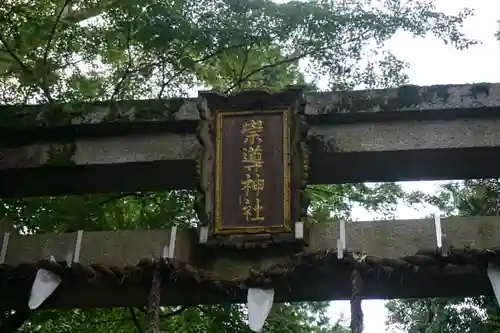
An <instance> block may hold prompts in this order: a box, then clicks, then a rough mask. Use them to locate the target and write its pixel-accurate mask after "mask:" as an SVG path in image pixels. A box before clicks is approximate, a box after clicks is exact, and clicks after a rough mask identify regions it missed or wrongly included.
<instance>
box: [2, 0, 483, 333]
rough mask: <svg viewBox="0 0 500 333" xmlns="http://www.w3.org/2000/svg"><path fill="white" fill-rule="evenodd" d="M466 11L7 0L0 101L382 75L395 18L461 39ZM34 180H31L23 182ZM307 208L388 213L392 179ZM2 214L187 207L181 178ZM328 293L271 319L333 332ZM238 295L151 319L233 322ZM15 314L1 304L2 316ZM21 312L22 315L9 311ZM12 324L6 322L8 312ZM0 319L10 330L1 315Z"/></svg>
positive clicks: (50, 223)
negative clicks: (148, 188)
mask: <svg viewBox="0 0 500 333" xmlns="http://www.w3.org/2000/svg"><path fill="white" fill-rule="evenodd" d="M470 14H471V12H470V11H469V10H463V11H461V12H460V13H458V14H457V15H454V16H452V15H445V14H442V13H439V12H437V11H436V10H435V8H434V6H433V5H432V2H431V1H406V2H401V1H399V0H386V1H383V2H373V1H370V0H357V1H354V0H352V1H345V0H344V1H336V0H321V1H320V0H307V1H292V2H285V3H274V2H271V1H268V0H252V1H236V0H196V1H195V0H148V1H142V2H137V1H131V0H99V1H98V0H73V1H70V0H64V1H60V0H59V1H58V0H39V1H26V0H5V1H2V2H1V6H0V24H1V26H2V30H1V31H0V103H2V104H13V103H19V104H25V103H57V102H72V101H94V100H109V99H113V100H119V99H143V98H166V97H169V96H173V95H176V96H180V95H185V94H188V93H190V92H193V90H196V89H197V87H200V86H204V87H210V88H214V89H217V90H221V91H227V92H230V91H235V90H237V89H241V88H246V87H266V88H269V89H280V88H282V87H284V86H286V85H288V84H301V83H307V84H308V85H309V86H311V87H314V86H316V84H317V83H318V80H320V79H323V80H326V81H327V82H328V83H327V86H328V88H330V89H348V88H352V87H355V86H360V85H364V86H367V87H391V86H395V85H399V84H402V83H404V82H406V80H407V76H406V75H405V73H404V69H405V68H406V66H407V64H406V63H405V62H404V61H401V60H399V59H397V58H396V57H394V55H392V54H391V53H389V52H387V50H386V49H385V48H384V43H385V42H386V41H388V40H389V39H390V38H391V37H392V36H393V35H394V34H395V33H396V32H397V31H399V30H406V31H409V32H411V33H413V34H414V35H415V36H425V35H426V34H428V33H431V34H434V35H436V36H437V37H439V38H440V39H441V40H443V42H445V43H448V44H451V45H453V46H455V47H457V48H459V49H462V48H466V47H469V46H471V45H473V44H474V43H475V41H473V40H470V39H468V38H466V37H465V36H463V35H462V34H461V32H460V27H461V24H462V22H463V21H464V20H465V19H466V18H467V17H468V16H469V15H470ZM34 186H36V185H34ZM310 191H311V194H312V195H313V199H314V201H313V205H312V210H311V218H312V220H313V221H316V222H318V223H319V222H321V221H324V220H325V219H327V218H330V215H332V214H333V218H349V217H350V211H351V208H352V205H353V204H354V203H359V204H360V205H361V206H364V207H366V208H368V209H370V210H375V211H379V212H381V213H383V214H390V213H391V209H393V208H394V205H395V204H396V203H397V202H398V200H401V199H402V198H403V200H404V199H406V200H410V201H414V200H417V199H418V198H417V196H415V195H407V194H404V193H403V191H401V189H400V188H399V187H398V186H397V185H394V184H381V185H376V186H375V187H370V186H366V185H342V186H317V187H314V188H311V190H310ZM1 203H2V204H1V205H0V215H2V214H3V215H6V216H8V217H10V218H12V220H13V221H14V224H15V227H16V228H17V229H19V230H22V231H23V232H51V231H68V230H75V229H77V228H79V229H84V230H104V229H139V228H161V227H165V226H168V225H172V224H176V225H181V226H182V225H186V224H188V223H190V221H192V220H193V219H194V216H193V211H192V195H191V193H190V192H189V191H175V192H174V191H171V192H161V193H126V194H103V195H85V196H64V197H50V198H30V199H17V200H14V199H9V200H2V201H1ZM326 309H327V304H325V303H304V304H294V305H290V304H285V305H283V306H281V307H279V308H278V309H276V310H275V311H274V312H273V314H272V315H271V317H270V318H269V320H268V323H267V326H266V331H267V332H271V333H280V332H293V333H301V332H303V333H306V332H307V333H309V332H311V333H313V332H316V333H343V332H346V329H345V328H344V327H342V326H341V325H338V324H337V325H334V324H332V323H330V322H329V321H328V320H327V316H326ZM244 312H245V311H244V308H242V307H241V306H239V305H232V306H198V307H189V308H165V309H163V312H162V328H163V329H164V330H165V331H177V332H186V333H187V332H239V331H244V330H245V329H246V328H245V313H244ZM13 318H14V317H13V315H12V314H10V313H4V314H3V315H2V316H1V317H0V322H1V323H4V324H5V323H6V322H9V320H12V319H13ZM143 320H144V309H113V310H86V311H81V310H71V311H40V312H36V313H34V314H32V315H31V316H30V318H29V320H28V321H27V322H26V323H25V324H24V326H23V327H22V328H21V331H23V332H40V333H42V332H61V333H62V332H69V331H72V332H73V331H82V332H105V331H110V332H111V331H112V332H133V331H139V332H141V325H142V321H143ZM20 322H21V323H22V320H21V321H20ZM12 327H13V326H12ZM0 330H4V331H6V330H7V327H6V326H3V327H2V328H0Z"/></svg>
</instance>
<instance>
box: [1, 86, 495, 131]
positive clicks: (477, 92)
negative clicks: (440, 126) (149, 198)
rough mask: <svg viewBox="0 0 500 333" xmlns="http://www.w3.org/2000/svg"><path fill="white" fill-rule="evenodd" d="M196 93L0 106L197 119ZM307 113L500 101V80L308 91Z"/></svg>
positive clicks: (60, 113) (30, 122)
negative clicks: (194, 95) (58, 103)
mask: <svg viewBox="0 0 500 333" xmlns="http://www.w3.org/2000/svg"><path fill="white" fill-rule="evenodd" d="M196 100H197V99H196V98H188V99H182V98H174V99H169V100H138V101H120V102H99V103H88V104H85V103H77V104H62V105H57V106H56V107H51V106H48V105H33V106H25V107H22V108H21V107H20V106H0V124H1V126H9V127H32V126H47V125H52V126H56V125H68V124H73V125H80V124H102V123H113V122H130V121H165V120H174V119H176V120H198V119H199V115H198V112H197V110H196ZM306 100H307V105H306V110H305V112H306V114H308V115H314V114H334V113H349V112H381V111H409V110H437V109H457V108H472V107H492V106H500V83H475V84H463V85H435V86H415V85H406V86H401V87H399V88H393V89H377V90H357V91H346V92H312V93H309V94H307V95H306Z"/></svg>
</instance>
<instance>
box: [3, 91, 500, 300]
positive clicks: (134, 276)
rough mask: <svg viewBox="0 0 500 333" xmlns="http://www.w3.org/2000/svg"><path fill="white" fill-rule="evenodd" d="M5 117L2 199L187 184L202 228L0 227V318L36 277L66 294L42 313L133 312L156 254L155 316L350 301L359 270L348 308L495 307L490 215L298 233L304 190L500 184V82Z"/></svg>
mask: <svg viewBox="0 0 500 333" xmlns="http://www.w3.org/2000/svg"><path fill="white" fill-rule="evenodd" d="M200 117H201V118H200ZM0 120H1V122H0V133H1V136H0V137H1V142H2V144H1V146H0V196H2V197H12V196H35V195H60V194H73V193H96V192H111V191H113V192H117V191H137V190H162V189H179V188H194V187H195V186H197V187H198V189H199V192H200V199H201V200H200V201H199V202H200V205H198V208H197V212H198V215H199V217H200V220H201V221H202V222H204V224H205V226H206V227H203V228H200V229H197V230H194V229H193V230H189V229H177V228H172V229H168V230H154V231H151V230H148V231H146V230H144V231H102V232H86V231H78V232H74V233H66V234H40V235H32V236H21V235H14V234H12V233H9V232H5V231H4V233H3V238H2V246H1V251H0V264H1V265H0V277H1V279H0V288H1V290H2V297H1V298H0V308H3V309H21V308H23V307H26V304H27V302H28V298H29V293H30V289H31V285H32V283H33V278H34V275H35V272H36V271H37V270H38V269H39V268H47V269H50V270H52V271H53V272H55V273H56V274H58V275H59V276H61V278H62V281H63V282H62V284H61V285H60V287H59V288H58V289H57V290H56V291H55V293H54V294H53V295H52V296H50V297H49V298H48V299H47V300H46V301H45V302H44V303H43V305H42V307H44V308H68V307H70V308H75V307H79V308H86V307H113V306H133V305H139V304H144V303H145V302H146V300H147V297H148V292H149V289H148V288H149V285H148V283H149V281H150V279H151V276H152V275H153V271H154V267H153V265H152V261H151V258H153V257H165V258H168V264H166V265H164V266H163V267H162V270H163V273H164V274H169V275H170V276H171V277H173V278H172V279H168V281H164V282H163V285H162V289H161V294H162V296H163V297H161V303H162V304H163V305H173V304H202V303H221V302H243V301H245V299H246V295H247V289H248V288H250V287H257V288H272V289H274V292H275V296H274V300H275V301H277V302H283V301H314V300H338V299H351V297H353V285H352V277H353V275H352V274H353V272H356V274H355V276H357V278H356V279H361V280H362V282H363V283H362V284H363V285H362V288H359V289H357V288H358V287H361V286H360V285H359V284H358V283H359V281H358V282H357V283H356V284H355V286H354V287H355V288H354V289H357V290H355V295H354V296H355V298H356V297H357V298H405V297H430V296H436V297H439V296H442V297H446V296H474V295H484V294H491V293H492V289H491V285H490V281H489V279H488V276H487V274H486V273H485V271H486V267H487V266H488V264H489V263H497V262H498V261H499V258H500V256H497V254H496V253H497V252H496V251H497V249H498V248H500V233H499V232H498V230H499V228H498V227H497V225H495V224H496V223H499V222H500V218H498V217H474V218H447V219H443V220H442V221H439V222H440V223H439V225H440V227H439V228H436V225H437V224H436V222H435V221H434V220H430V219H423V220H411V221H402V220H396V221H374V222H366V223H352V224H350V223H349V224H345V225H344V224H343V223H341V224H340V226H339V224H338V223H337V224H333V223H321V224H314V225H308V224H307V219H306V218H305V212H306V209H307V198H306V197H305V196H303V193H304V187H305V185H306V184H307V183H309V184H328V183H345V182H362V181H395V180H416V179H465V178H489V177H499V176H500V168H498V166H497V165H498V164H499V163H498V162H499V161H500V84H487V83H482V84H473V85H446V86H430V87H418V86H411V85H408V86H404V87H400V88H396V89H384V90H368V91H351V92H321V93H309V94H306V95H305V96H303V95H302V94H301V92H300V90H298V89H290V90H286V91H284V92H281V93H276V94H269V93H266V92H262V91H260V92H243V93H240V94H239V95H236V96H219V95H216V94H213V93H208V92H205V93H201V94H200V99H173V100H161V101H160V100H157V101H122V102H103V103H93V104H74V105H40V106H24V107H18V106H3V107H0ZM286 133H288V134H286ZM219 139H220V140H219ZM200 143H201V144H200ZM202 146H203V147H202ZM241 152H243V155H241ZM200 153H201V158H199V156H200ZM245 154H246V155H245ZM252 154H253V155H252ZM256 154H257V155H259V156H260V157H259V156H257V155H256ZM223 161H224V162H223ZM245 168H246V169H245ZM235 170H236V171H235ZM245 170H246V171H245ZM247 171H248V172H247ZM257 171H259V172H260V173H257ZM116 174H120V175H127V174H128V175H137V176H134V177H126V179H125V180H123V179H120V180H119V181H117V180H116V178H114V177H113V175H116ZM257 174H259V177H261V178H259V179H260V180H259V179H257V180H256V178H254V177H255V176H256V175H257ZM138 175H141V176H138ZM262 179H263V180H264V181H265V182H266V183H265V184H264V185H263V183H262V182H261V180H262ZM244 184H246V185H244ZM241 189H243V191H242V192H235V191H236V190H238V191H239V190H241ZM269 189H271V190H269ZM248 191H249V192H248ZM242 193H244V194H242ZM248 193H250V194H248ZM259 195H261V196H260V197H259ZM256 199H259V200H261V201H260V202H261V203H262V204H261V205H259V202H257V208H258V207H261V208H262V212H263V213H262V215H252V214H253V213H255V212H259V211H261V210H260V209H255V208H256V206H255V205H254V204H255V202H256ZM221 202H226V203H228V202H229V203H231V204H223V203H221ZM264 202H265V205H264ZM266 205H267V207H266ZM269 205H271V206H272V207H274V208H273V209H270V208H269V207H270V206H269ZM246 206H248V207H247V208H246ZM235 207H239V208H238V209H239V210H235ZM276 207H278V208H277V209H276ZM264 212H266V214H267V215H265V214H264ZM235 216H236V218H234V217H235ZM247 220H248V221H247ZM252 220H253V221H252ZM436 230H437V231H436ZM440 232H442V234H443V235H445V236H446V245H447V246H450V248H446V249H445V250H446V251H445V252H443V249H439V250H438V249H437V247H438V245H439V244H440V242H441V239H439V237H437V235H438V234H439V233H440ZM48 255H51V256H53V257H54V258H55V259H56V261H57V263H54V262H51V261H49V260H47V256H48ZM138 263H139V264H138ZM68 266H70V267H68ZM356 279H355V280H356ZM145 281H146V282H145Z"/></svg>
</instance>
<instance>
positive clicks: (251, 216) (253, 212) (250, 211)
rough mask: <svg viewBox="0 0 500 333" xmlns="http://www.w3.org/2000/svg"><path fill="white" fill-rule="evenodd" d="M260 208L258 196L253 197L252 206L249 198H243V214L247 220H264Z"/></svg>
mask: <svg viewBox="0 0 500 333" xmlns="http://www.w3.org/2000/svg"><path fill="white" fill-rule="evenodd" d="M262 208H263V207H262V206H261V205H260V199H259V198H256V199H255V204H254V205H253V206H252V204H251V203H250V200H249V199H245V205H244V206H243V207H242V209H243V215H245V219H246V220H247V221H262V220H264V216H261V215H260V211H261V210H262Z"/></svg>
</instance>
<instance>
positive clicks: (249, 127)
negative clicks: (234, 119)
mask: <svg viewBox="0 0 500 333" xmlns="http://www.w3.org/2000/svg"><path fill="white" fill-rule="evenodd" d="M263 130H264V124H263V123H262V120H248V121H246V122H245V123H244V124H243V128H242V129H241V134H244V135H245V139H244V140H243V142H244V143H248V144H250V145H254V144H256V143H257V144H259V143H261V142H262V139H261V137H260V135H261V134H262V131H263Z"/></svg>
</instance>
